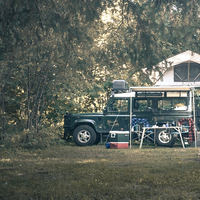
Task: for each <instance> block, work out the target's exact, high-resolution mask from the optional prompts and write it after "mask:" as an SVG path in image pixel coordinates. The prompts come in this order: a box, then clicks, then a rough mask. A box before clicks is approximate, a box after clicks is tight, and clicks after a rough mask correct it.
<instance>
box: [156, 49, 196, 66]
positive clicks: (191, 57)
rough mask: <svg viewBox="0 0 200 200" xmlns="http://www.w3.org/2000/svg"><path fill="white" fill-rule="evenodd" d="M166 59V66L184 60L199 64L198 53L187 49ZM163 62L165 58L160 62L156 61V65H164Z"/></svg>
mask: <svg viewBox="0 0 200 200" xmlns="http://www.w3.org/2000/svg"><path fill="white" fill-rule="evenodd" d="M166 61H167V63H168V64H167V67H171V66H175V65H178V64H180V63H184V62H196V63H199V64H200V55H199V54H197V53H194V52H192V51H190V50H188V51H185V52H183V53H180V54H178V55H175V56H173V57H171V58H168V59H166ZM165 64H166V62H165V60H163V61H162V62H160V63H158V66H160V67H165Z"/></svg>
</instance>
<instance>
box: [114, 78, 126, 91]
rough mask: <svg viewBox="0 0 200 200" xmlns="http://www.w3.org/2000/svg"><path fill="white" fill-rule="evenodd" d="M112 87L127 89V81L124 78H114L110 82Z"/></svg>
mask: <svg viewBox="0 0 200 200" xmlns="http://www.w3.org/2000/svg"><path fill="white" fill-rule="evenodd" d="M112 89H113V90H127V89H128V83H127V82H126V81H125V80H114V81H113V82H112Z"/></svg>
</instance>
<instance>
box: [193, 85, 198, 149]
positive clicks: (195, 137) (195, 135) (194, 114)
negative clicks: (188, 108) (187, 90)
mask: <svg viewBox="0 0 200 200" xmlns="http://www.w3.org/2000/svg"><path fill="white" fill-rule="evenodd" d="M194 90H195V89H194V88H193V90H192V96H193V116H194V141H195V148H197V131H196V113H195V112H196V110H195V100H194Z"/></svg>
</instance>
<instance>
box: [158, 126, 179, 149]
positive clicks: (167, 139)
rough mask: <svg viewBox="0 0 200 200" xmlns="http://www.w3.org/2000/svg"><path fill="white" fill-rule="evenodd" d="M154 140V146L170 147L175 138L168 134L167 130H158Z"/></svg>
mask: <svg viewBox="0 0 200 200" xmlns="http://www.w3.org/2000/svg"><path fill="white" fill-rule="evenodd" d="M155 140H156V144H157V145H159V146H165V147H172V146H173V145H174V143H175V141H176V138H175V137H174V135H173V134H171V133H170V130H169V129H168V130H166V129H158V130H157V131H156V138H155Z"/></svg>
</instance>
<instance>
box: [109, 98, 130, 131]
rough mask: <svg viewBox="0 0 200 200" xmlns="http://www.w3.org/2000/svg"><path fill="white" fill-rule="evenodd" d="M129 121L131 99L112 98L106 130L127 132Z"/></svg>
mask: <svg viewBox="0 0 200 200" xmlns="http://www.w3.org/2000/svg"><path fill="white" fill-rule="evenodd" d="M129 119H130V116H129V98H122V97H121V98H119V97H118V98H111V99H110V101H109V103H108V105H107V113H106V117H105V126H106V130H107V131H111V130H117V131H127V130H129Z"/></svg>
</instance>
